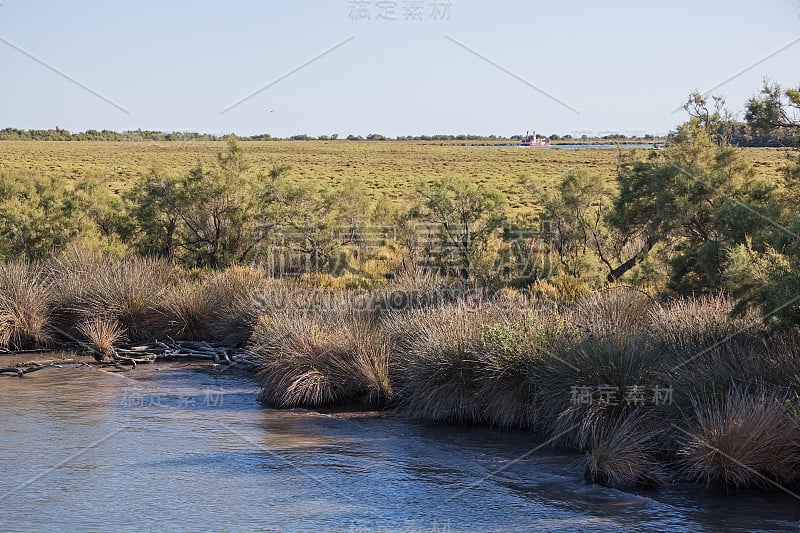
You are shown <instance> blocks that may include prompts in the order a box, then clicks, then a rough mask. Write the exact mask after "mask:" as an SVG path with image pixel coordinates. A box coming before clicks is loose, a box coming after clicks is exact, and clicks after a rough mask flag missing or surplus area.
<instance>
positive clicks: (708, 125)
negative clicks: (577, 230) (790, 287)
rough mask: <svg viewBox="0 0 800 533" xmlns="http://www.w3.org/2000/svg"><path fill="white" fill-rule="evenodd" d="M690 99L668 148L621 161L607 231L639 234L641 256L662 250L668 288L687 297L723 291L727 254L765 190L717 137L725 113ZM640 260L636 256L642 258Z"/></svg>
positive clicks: (750, 223) (761, 219)
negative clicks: (639, 158) (640, 158)
mask: <svg viewBox="0 0 800 533" xmlns="http://www.w3.org/2000/svg"><path fill="white" fill-rule="evenodd" d="M716 102H717V106H716V107H715V108H714V109H715V110H714V111H709V109H708V105H707V102H706V101H705V100H704V99H703V98H702V97H700V96H699V95H692V97H691V98H690V103H689V104H688V106H689V107H690V109H692V112H691V118H690V120H689V121H688V122H686V123H684V124H682V125H680V126H679V127H678V129H677V132H676V133H675V134H673V135H672V136H671V139H670V142H669V145H668V147H667V148H666V149H665V150H663V151H659V152H653V153H651V155H650V157H649V158H648V159H647V160H644V161H627V162H624V163H623V164H622V165H621V167H620V171H619V173H618V186H619V193H618V196H617V198H616V200H615V206H614V214H613V216H612V217H611V218H610V220H611V221H612V222H613V224H614V226H615V227H617V228H619V229H622V230H624V231H626V232H627V233H629V234H636V233H637V232H638V233H639V234H640V235H641V236H643V241H644V243H645V244H646V246H645V247H644V248H643V252H645V253H646V252H648V251H649V250H652V249H653V247H654V246H655V245H656V244H657V243H661V244H663V248H662V249H663V250H664V251H665V252H666V253H667V254H668V259H669V262H670V264H671V270H672V273H671V281H670V285H671V287H672V288H673V289H674V290H676V291H677V292H679V293H683V294H688V293H693V292H703V291H708V290H714V289H716V288H719V287H721V286H722V278H721V275H722V271H723V270H724V268H725V260H726V257H727V250H728V249H729V248H730V247H731V246H734V245H736V244H738V243H741V242H744V238H745V236H746V235H745V234H744V232H743V231H742V228H748V229H751V230H753V231H757V230H758V229H759V228H761V227H763V226H764V224H765V223H768V220H769V216H768V215H765V214H763V212H762V211H763V210H764V206H765V202H764V201H765V199H766V197H767V196H768V195H769V186H768V185H767V184H764V183H761V182H759V181H758V180H757V179H755V175H754V172H753V169H752V167H751V166H750V164H749V163H748V162H747V161H746V160H745V159H744V158H743V157H742V154H741V151H740V150H739V149H737V148H736V147H734V146H731V145H730V144H728V143H727V142H726V140H725V138H724V136H723V135H721V134H720V124H723V123H724V121H725V119H724V116H725V115H724V114H723V113H722V112H720V110H719V108H718V107H719V102H720V101H719V100H716ZM641 255H642V254H640V256H641Z"/></svg>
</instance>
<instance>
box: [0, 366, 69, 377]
mask: <svg viewBox="0 0 800 533" xmlns="http://www.w3.org/2000/svg"><path fill="white" fill-rule="evenodd" d="M43 368H61V365H57V364H55V363H49V364H46V365H38V364H34V365H32V366H27V367H14V368H0V374H16V375H17V376H18V377H24V376H25V374H30V373H31V372H36V371H37V370H41V369H43Z"/></svg>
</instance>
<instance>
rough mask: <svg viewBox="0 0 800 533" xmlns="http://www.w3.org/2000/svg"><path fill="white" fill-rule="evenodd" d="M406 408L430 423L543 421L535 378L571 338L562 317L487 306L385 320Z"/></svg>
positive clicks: (456, 306) (508, 424)
mask: <svg viewBox="0 0 800 533" xmlns="http://www.w3.org/2000/svg"><path fill="white" fill-rule="evenodd" d="M384 328H385V330H386V331H387V334H388V335H389V337H390V339H391V340H392V345H393V348H394V351H395V361H396V364H395V367H396V370H395V372H394V376H395V382H396V391H397V396H398V400H399V402H400V405H401V407H402V409H403V410H404V411H405V412H407V413H409V414H410V415H412V416H415V417H418V418H422V419H426V420H442V421H453V422H486V423H490V424H493V425H498V426H503V427H531V426H533V425H535V422H536V420H537V419H538V418H539V412H538V404H537V399H536V398H535V396H534V395H533V393H532V391H533V389H532V388H531V387H530V383H529V382H530V379H529V376H530V375H531V374H533V373H535V371H534V370H533V369H535V368H536V367H537V366H539V365H542V364H545V363H546V361H547V360H548V358H549V353H550V351H551V349H552V345H553V344H554V343H556V342H559V341H560V340H561V339H562V337H569V335H570V332H569V328H568V325H566V324H565V323H564V322H563V321H562V320H560V319H559V317H558V316H556V315H555V314H554V313H551V312H545V311H542V310H534V309H533V308H511V307H508V306H502V305H496V304H495V303H487V304H485V305H482V306H480V307H478V308H474V309H473V308H471V307H470V306H467V305H466V304H463V303H461V304H450V305H445V306H442V307H438V308H432V309H421V310H416V311H413V312H409V313H401V312H395V313H393V314H390V315H388V316H387V317H386V319H385V326H384Z"/></svg>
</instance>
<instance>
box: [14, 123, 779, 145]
mask: <svg viewBox="0 0 800 533" xmlns="http://www.w3.org/2000/svg"><path fill="white" fill-rule="evenodd" d="M743 127H745V128H746V125H744V126H743ZM743 131H744V132H745V133H746V130H743ZM742 135H744V133H742ZM770 135H771V134H761V135H759V136H758V137H755V138H754V139H755V140H753V141H752V142H754V143H755V144H752V145H753V146H777V145H782V144H780V142H779V141H780V140H781V139H778V140H771V137H770ZM229 137H234V138H235V139H237V140H239V141H283V140H286V141H316V140H319V141H335V140H338V139H344V140H348V141H391V140H397V141H442V142H444V141H474V142H491V143H494V142H501V143H502V142H512V141H520V140H521V139H522V138H523V136H522V135H512V136H510V137H505V136H502V135H472V134H458V135H447V134H437V135H399V136H396V137H389V136H386V135H382V134H380V133H370V134H369V135H367V136H361V135H352V134H351V135H347V136H346V137H343V138H342V137H340V136H339V134H337V133H333V134H330V135H320V136H317V137H314V136H312V135H308V134H305V133H302V134H297V135H290V136H289V137H285V138H281V137H273V136H272V135H270V134H269V133H260V134H257V135H233V134H225V135H214V134H210V133H194V132H171V133H169V132H163V131H153V130H129V131H123V132H116V131H111V130H86V131H84V132H77V133H72V132H70V131H68V130H65V129H61V128H59V127H56V128H55V129H47V130H25V129H19V128H4V129H0V141H113V142H137V141H154V142H169V141H224V140H225V139H227V138H229ZM549 137H550V139H552V140H555V141H558V140H566V141H569V140H572V139H580V140H593V141H599V140H603V141H622V140H635V141H642V140H644V141H650V140H655V139H657V138H658V137H656V136H654V135H649V134H648V135H643V136H641V137H637V136H630V137H629V136H627V135H623V134H608V135H603V136H597V137H591V136H588V135H582V136H580V137H573V136H572V135H569V134H567V135H558V134H555V133H554V134H552V135H550V136H549ZM742 138H744V137H742Z"/></svg>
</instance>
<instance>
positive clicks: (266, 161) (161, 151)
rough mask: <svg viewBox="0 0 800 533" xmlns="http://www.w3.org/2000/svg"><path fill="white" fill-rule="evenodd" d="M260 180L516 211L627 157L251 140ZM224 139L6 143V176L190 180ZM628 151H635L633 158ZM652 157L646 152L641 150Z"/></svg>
mask: <svg viewBox="0 0 800 533" xmlns="http://www.w3.org/2000/svg"><path fill="white" fill-rule="evenodd" d="M241 145H242V148H243V150H244V151H245V153H246V154H247V159H248V162H249V163H250V170H249V172H250V173H251V174H253V175H256V174H258V173H268V172H269V170H270V169H272V168H273V167H275V166H279V165H290V166H291V171H290V172H289V174H288V177H289V178H291V179H292V180H293V181H298V182H303V181H307V182H312V183H315V184H321V185H323V186H326V187H336V186H340V185H342V184H345V183H347V182H349V181H352V180H356V181H357V182H358V183H360V184H363V185H364V187H365V189H366V190H367V191H368V193H369V196H370V198H371V199H372V200H373V201H377V200H379V199H380V198H382V197H386V198H388V199H390V200H393V201H394V200H403V201H405V200H407V199H408V198H410V197H411V196H413V195H414V193H415V190H416V187H417V185H418V184H419V183H420V182H429V183H430V182H432V181H434V180H436V179H441V178H442V177H446V176H460V177H464V178H467V179H469V180H470V181H472V182H474V183H478V184H486V185H491V186H492V187H495V188H497V189H499V190H500V191H501V192H503V193H505V194H506V195H507V196H508V197H509V205H510V207H511V208H513V209H522V210H524V209H526V208H529V209H530V208H536V207H537V205H538V202H537V200H538V198H536V196H532V195H531V192H541V191H543V190H547V188H548V187H549V186H551V185H552V184H554V183H555V182H557V181H558V180H559V179H561V178H562V177H563V176H565V175H566V174H567V173H568V172H570V171H573V170H576V169H583V170H586V171H590V172H596V173H597V174H599V175H600V176H602V177H603V178H605V179H607V180H609V181H611V180H612V178H613V176H614V174H615V170H616V166H617V163H618V158H619V150H617V149H603V148H598V149H586V150H567V149H558V148H550V149H522V148H497V147H490V146H459V145H454V144H451V143H436V142H422V141H373V142H370V141H358V142H355V141H344V140H340V141H247V142H242V143H241ZM224 150H225V143H224V142H223V141H171V142H97V141H95V142H93V141H81V142H77V141H72V142H60V141H0V173H4V174H9V175H10V174H14V173H20V172H22V173H34V174H40V175H46V176H57V177H66V178H70V179H73V180H78V179H79V178H94V179H103V180H105V181H106V182H107V184H108V186H109V187H110V188H111V189H112V190H113V191H116V192H119V191H123V190H126V189H127V188H129V187H130V186H131V185H132V183H133V179H134V178H136V177H141V176H144V175H147V174H148V173H150V172H151V171H153V170H156V171H159V172H162V173H164V174H168V175H176V176H177V175H182V174H185V173H187V172H188V171H189V170H191V169H192V168H194V167H195V166H196V165H197V163H198V162H200V163H202V164H203V165H205V166H209V165H213V164H214V162H215V161H216V157H217V154H218V153H220V152H223V151H224ZM625 151H626V152H628V151H629V150H625ZM641 151H646V149H641ZM745 153H746V154H747V158H748V159H749V160H751V161H752V162H753V164H754V165H756V167H757V168H758V169H759V171H761V172H763V173H765V175H769V176H772V177H774V176H777V175H778V173H779V169H780V167H781V165H783V164H785V163H786V161H785V159H786V151H785V150H780V149H760V148H748V149H745Z"/></svg>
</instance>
